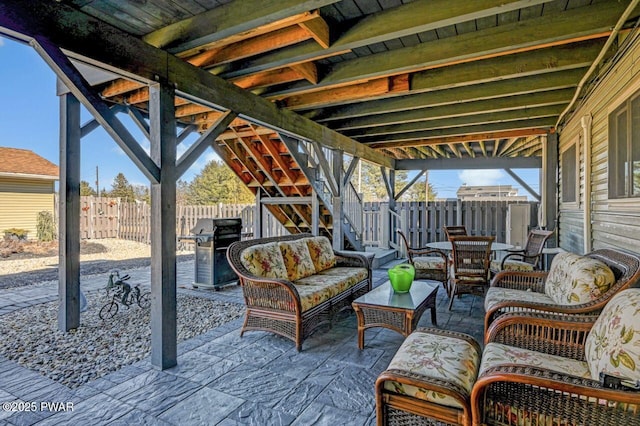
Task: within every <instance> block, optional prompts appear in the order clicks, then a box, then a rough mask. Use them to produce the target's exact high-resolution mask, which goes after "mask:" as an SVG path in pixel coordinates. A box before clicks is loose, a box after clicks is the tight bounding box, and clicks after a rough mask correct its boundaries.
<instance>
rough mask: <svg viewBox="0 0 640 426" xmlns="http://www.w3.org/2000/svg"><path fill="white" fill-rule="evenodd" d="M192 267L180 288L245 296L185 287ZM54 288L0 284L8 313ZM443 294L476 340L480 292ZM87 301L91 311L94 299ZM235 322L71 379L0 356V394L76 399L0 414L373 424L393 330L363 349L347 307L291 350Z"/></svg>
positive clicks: (180, 271)
mask: <svg viewBox="0 0 640 426" xmlns="http://www.w3.org/2000/svg"><path fill="white" fill-rule="evenodd" d="M193 267H194V265H193V262H182V263H179V264H178V268H177V284H178V288H179V289H178V292H179V293H184V294H189V295H195V296H197V297H206V298H211V299H214V300H220V301H224V302H234V303H240V304H241V303H243V299H242V291H241V289H240V288H239V287H237V286H230V287H225V288H224V289H223V290H222V291H217V292H213V291H210V290H204V291H203V290H200V291H197V290H196V291H194V290H191V282H192V280H193ZM122 272H123V273H124V272H128V273H131V275H132V276H135V277H138V278H140V279H141V280H143V281H145V280H147V282H148V277H149V274H150V270H149V268H144V269H136V270H131V271H122ZM145 276H146V277H147V278H145ZM386 279H387V270H386V269H376V270H374V285H375V286H377V285H379V284H381V283H382V282H384V281H385V280H386ZM105 280H106V274H100V275H97V276H91V277H82V280H81V281H82V288H83V289H84V291H85V292H87V291H89V292H93V291H98V292H104V283H105ZM185 287H186V289H185ZM53 290H54V289H53V288H51V287H49V293H48V296H47V294H43V293H42V292H39V293H38V294H39V296H38V297H35V296H34V293H33V289H29V288H28V287H27V288H24V287H23V288H18V289H15V290H13V291H9V290H0V293H2V296H3V305H2V306H1V307H0V311H2V312H5V313H10V312H13V311H15V310H18V309H21V308H23V307H24V306H37V305H39V304H41V303H44V302H47V301H53V300H55V299H56V295H55V292H54V291H53ZM9 300H12V301H11V302H10V301H9ZM447 304H448V299H447V296H446V292H444V291H443V289H442V288H440V290H439V292H438V299H437V316H438V324H439V326H440V327H442V328H446V329H449V330H455V331H461V332H466V333H471V334H473V335H474V336H475V338H477V339H479V340H481V339H482V333H483V326H482V324H483V315H484V309H483V308H482V300H481V298H478V297H472V296H469V297H466V298H462V299H460V300H459V301H457V302H456V306H455V309H454V310H453V311H449V310H448V309H447ZM92 309H93V310H92V311H91V312H89V313H87V314H88V315H95V310H97V309H99V306H98V307H93V308H92ZM241 325H242V319H237V320H234V321H232V322H229V323H227V324H225V325H223V326H220V327H218V328H215V329H213V330H211V331H209V332H207V333H205V334H202V335H200V336H198V337H195V338H192V339H189V340H187V341H184V342H182V343H180V344H178V365H177V366H175V367H172V368H169V369H165V370H164V371H158V370H157V369H156V368H154V366H153V365H152V364H151V361H150V359H149V358H147V359H145V360H143V361H140V362H136V363H135V364H132V365H130V366H128V367H124V368H122V369H121V370H119V371H117V372H115V373H112V374H109V375H106V376H104V377H102V378H100V379H97V380H93V381H90V382H89V383H87V384H85V385H82V386H80V387H77V388H74V389H70V388H68V387H66V386H64V385H62V384H60V383H58V382H55V381H53V380H51V379H49V378H46V377H44V376H41V375H40V374H38V373H36V372H34V371H31V370H28V369H26V368H24V367H21V366H20V365H19V364H17V363H15V362H13V361H9V360H6V359H3V358H0V399H2V401H14V400H18V401H38V404H39V403H40V401H48V402H56V403H62V404H63V406H64V407H67V405H66V404H67V403H71V404H70V405H69V407H71V406H72V407H73V411H71V410H66V411H63V410H60V409H55V410H54V409H51V410H47V409H45V410H37V412H9V411H4V412H1V413H0V424H2V425H5V424H6V425H30V424H38V425H40V424H42V425H49V424H50V425H65V424H68V425H78V424H113V425H131V424H153V425H164V424H167V425H168V424H175V425H185V424H193V425H196V424H198V425H202V424H211V425H213V424H221V425H235V424H260V425H288V424H293V425H310V424H318V425H338V424H345V425H346V424H348V425H373V424H375V420H376V419H375V401H374V398H373V386H374V382H375V379H376V377H377V375H378V374H379V373H380V372H382V371H383V370H385V369H386V368H387V365H388V364H389V361H390V360H391V358H392V357H393V355H394V354H395V352H396V350H397V349H398V347H399V346H400V344H401V343H402V341H403V339H404V338H403V337H402V336H401V335H400V334H397V333H395V332H393V331H391V330H387V329H381V328H372V329H369V330H367V331H366V335H365V349H364V350H362V351H361V350H359V349H358V342H357V327H356V317H355V314H353V313H350V314H348V315H343V316H341V317H340V318H339V319H338V321H337V322H336V323H335V324H334V326H333V327H332V328H331V329H328V328H324V329H322V330H320V331H319V332H318V333H316V334H315V335H314V336H312V337H311V338H309V339H307V340H306V341H305V343H304V348H303V351H302V352H298V351H296V349H295V347H294V345H292V343H291V341H290V340H289V339H285V338H282V337H279V336H275V335H273V334H271V333H266V332H249V333H247V334H246V335H245V336H244V337H242V338H240V326H241ZM420 326H425V327H431V322H430V316H429V315H427V314H425V315H423V318H422V320H421V321H420ZM38 408H39V406H38Z"/></svg>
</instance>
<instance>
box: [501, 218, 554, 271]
mask: <svg viewBox="0 0 640 426" xmlns="http://www.w3.org/2000/svg"><path fill="white" fill-rule="evenodd" d="M551 235H553V231H544V230H541V229H534V230H532V231H530V232H529V236H528V237H527V243H526V244H525V246H524V249H522V250H507V255H506V256H505V257H503V258H502V260H494V261H492V262H491V272H493V273H498V272H500V271H521V272H530V271H533V270H536V269H540V264H541V263H542V262H541V261H542V249H543V248H544V244H545V243H546V242H547V239H549V237H550V236H551Z"/></svg>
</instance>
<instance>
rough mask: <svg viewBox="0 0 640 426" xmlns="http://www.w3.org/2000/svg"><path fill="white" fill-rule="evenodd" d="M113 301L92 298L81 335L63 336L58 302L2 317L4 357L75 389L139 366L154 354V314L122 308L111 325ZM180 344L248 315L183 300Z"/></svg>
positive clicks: (229, 307)
mask: <svg viewBox="0 0 640 426" xmlns="http://www.w3.org/2000/svg"><path fill="white" fill-rule="evenodd" d="M109 300H110V299H109V298H108V297H107V295H106V294H105V293H103V292H93V293H89V294H87V301H88V302H89V308H88V309H87V311H85V312H84V313H83V314H82V316H81V326H80V327H79V328H78V329H77V330H73V331H71V332H69V333H63V332H60V331H58V330H57V312H58V311H57V309H58V303H57V302H50V303H44V304H41V305H38V306H32V307H30V308H25V309H21V310H18V311H15V312H12V313H9V314H5V315H2V317H0V318H2V321H0V336H3V338H2V339H0V354H2V355H4V356H5V357H7V358H8V359H11V360H13V361H16V362H17V363H19V364H21V365H22V366H23V367H26V368H29V369H32V370H34V371H37V372H39V373H41V374H42V375H44V376H46V377H49V378H50V379H52V380H55V381H57V382H60V383H62V384H64V385H66V386H69V387H70V388H75V387H78V386H80V385H82V384H84V383H87V382H89V381H92V380H95V379H97V378H99V377H102V376H104V375H106V374H109V373H111V372H113V371H117V370H119V369H120V368H122V367H124V366H126V365H130V364H133V363H134V362H136V361H139V360H141V359H143V358H145V357H147V356H148V355H149V354H150V353H151V329H150V327H149V323H150V318H149V316H150V314H149V309H148V308H147V309H142V308H140V307H138V306H131V307H130V308H129V309H126V308H124V306H120V309H119V310H118V313H117V314H116V315H115V316H114V317H113V318H112V319H110V320H104V321H103V320H101V319H100V318H99V316H98V312H99V311H100V308H101V307H102V306H103V305H104V304H105V303H106V302H107V301H109ZM177 312H178V341H179V342H180V341H183V340H186V339H189V338H191V337H195V336H198V335H200V334H202V333H204V332H206V331H208V330H210V329H212V328H215V327H218V326H220V325H222V324H224V323H226V322H229V321H232V320H234V319H236V318H238V317H240V316H241V315H242V313H243V312H244V307H243V306H242V305H238V304H235V303H224V302H219V301H215V300H210V299H205V298H200V297H193V296H187V295H182V294H178V307H177Z"/></svg>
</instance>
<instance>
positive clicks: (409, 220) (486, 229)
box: [80, 197, 539, 247]
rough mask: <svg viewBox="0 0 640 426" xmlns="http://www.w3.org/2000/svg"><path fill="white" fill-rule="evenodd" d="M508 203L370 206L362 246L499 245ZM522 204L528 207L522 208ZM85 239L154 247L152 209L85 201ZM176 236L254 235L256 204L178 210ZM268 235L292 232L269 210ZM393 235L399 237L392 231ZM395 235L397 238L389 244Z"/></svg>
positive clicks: (533, 217) (534, 214) (535, 207)
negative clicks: (215, 226)
mask: <svg viewBox="0 0 640 426" xmlns="http://www.w3.org/2000/svg"><path fill="white" fill-rule="evenodd" d="M509 204H513V203H510V202H508V201H464V202H462V201H458V200H447V201H435V202H429V203H425V202H401V203H396V211H395V212H390V211H389V203H382V202H366V203H364V208H363V218H362V219H363V220H362V241H363V242H364V244H365V245H368V246H379V247H387V246H389V245H390V246H392V247H396V245H397V242H398V241H397V235H396V233H395V229H396V228H401V229H403V230H404V231H405V233H406V235H407V237H408V239H409V243H410V244H411V245H412V246H424V245H425V244H426V243H428V242H431V241H442V240H444V239H445V237H444V234H443V231H442V227H443V226H446V225H460V224H461V225H465V226H466V227H467V230H468V231H469V233H470V234H471V235H493V236H495V237H496V239H497V241H501V242H503V241H505V239H506V226H507V225H506V223H507V212H508V210H509ZM519 204H522V203H519ZM526 204H529V206H530V209H531V210H530V212H531V215H530V217H531V221H530V222H531V223H530V227H535V226H536V225H537V217H538V207H539V205H538V203H536V202H530V203H526ZM80 208H81V211H80V236H81V238H82V239H94V238H95V239H97V238H122V239H127V240H132V241H139V242H144V243H149V242H150V241H151V240H150V229H151V222H150V217H151V209H150V206H149V205H148V204H147V203H125V202H120V200H119V199H118V198H107V197H81V204H80ZM176 213H177V214H176V234H177V235H178V236H180V235H189V234H190V233H191V229H192V228H193V227H194V226H195V224H196V222H197V220H198V219H201V218H225V217H240V218H242V232H243V234H245V235H248V234H252V233H253V224H254V215H255V205H253V204H215V205H208V206H185V205H178V206H177V209H176ZM262 226H263V231H264V235H265V236H278V235H284V234H286V233H287V231H286V230H285V229H284V227H283V226H282V225H281V224H280V223H279V222H278V221H277V220H276V219H275V218H274V217H273V216H272V215H271V214H270V213H269V212H268V211H267V210H266V209H264V210H263V225H262ZM390 231H393V232H390ZM389 235H390V236H391V239H390V240H389Z"/></svg>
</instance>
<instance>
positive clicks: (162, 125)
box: [149, 83, 177, 370]
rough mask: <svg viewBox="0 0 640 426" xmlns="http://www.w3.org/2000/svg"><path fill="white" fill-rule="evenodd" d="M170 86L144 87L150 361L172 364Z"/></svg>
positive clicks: (174, 361)
mask: <svg viewBox="0 0 640 426" xmlns="http://www.w3.org/2000/svg"><path fill="white" fill-rule="evenodd" d="M174 97H175V93H174V89H173V87H171V86H169V85H168V84H166V83H161V84H154V85H152V86H151V87H150V88H149V118H150V134H151V159H152V160H153V161H154V162H155V163H156V165H157V166H158V167H159V168H160V171H161V172H160V181H159V182H158V183H152V184H151V363H152V364H153V365H154V366H155V367H156V368H159V369H162V370H164V369H167V368H171V367H173V366H175V365H176V364H177V329H176V325H177V324H176V323H177V321H176V178H177V176H176V175H177V173H176V146H177V144H176V125H175V106H174Z"/></svg>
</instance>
